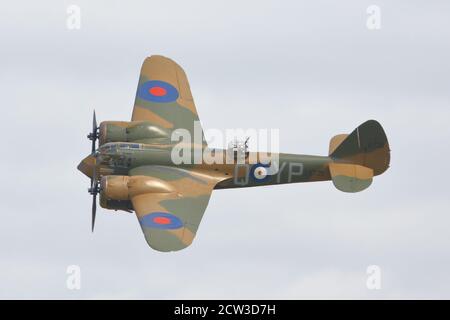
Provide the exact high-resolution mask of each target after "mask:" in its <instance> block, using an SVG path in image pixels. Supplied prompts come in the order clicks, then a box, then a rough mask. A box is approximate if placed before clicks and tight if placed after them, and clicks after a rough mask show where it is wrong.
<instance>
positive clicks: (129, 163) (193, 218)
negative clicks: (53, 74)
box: [78, 55, 390, 252]
mask: <svg viewBox="0 0 450 320" xmlns="http://www.w3.org/2000/svg"><path fill="white" fill-rule="evenodd" d="M92 122H93V123H92V132H91V133H90V134H89V135H88V138H89V139H90V140H91V141H92V148H91V154H90V155H88V156H87V157H86V158H84V159H83V160H82V161H81V163H80V164H79V165H78V170H80V171H81V172H82V173H84V174H85V175H86V176H88V177H89V178H90V179H91V185H90V188H89V189H88V191H89V193H90V194H91V195H92V196H93V202H92V231H93V230H94V224H95V216H96V208H97V200H96V197H97V195H98V194H99V195H100V205H101V207H103V208H105V209H112V210H122V211H127V212H133V211H134V212H135V214H136V216H137V218H138V221H139V223H140V226H141V229H142V231H143V233H144V237H145V239H146V241H147V243H148V245H149V246H150V247H151V248H153V249H155V250H158V251H162V252H170V251H178V250H181V249H184V248H186V247H188V246H189V245H191V244H192V242H193V240H194V237H195V235H196V233H197V230H198V227H199V224H200V221H201V219H202V217H203V214H204V211H205V210H206V207H207V205H208V202H209V199H210V197H211V193H212V191H213V190H219V189H228V188H245V187H254V186H268V185H276V184H286V183H297V182H313V181H328V180H331V181H332V182H333V184H334V186H335V187H336V188H337V189H338V190H341V191H344V192H359V191H362V190H364V189H366V188H367V187H369V186H370V185H371V183H372V180H373V177H374V176H378V175H380V174H382V173H383V172H385V171H386V170H387V169H388V167H389V162H390V148H389V144H388V140H387V137H386V134H385V132H384V130H383V128H382V126H381V125H380V124H379V123H378V122H377V121H375V120H368V121H366V122H364V123H363V124H361V125H360V126H358V127H357V128H356V129H355V130H354V131H352V132H351V133H350V134H339V135H336V136H334V137H333V138H331V140H330V144H329V151H328V155H327V156H315V155H301V154H286V153H277V154H272V156H274V155H275V156H276V157H270V158H268V154H267V153H262V152H249V151H248V150H247V142H248V140H247V141H245V143H244V144H242V143H241V144H240V147H239V146H237V145H234V146H232V148H231V154H232V157H233V159H234V160H241V161H232V163H230V161H222V162H220V161H217V163H215V162H214V163H207V162H205V161H201V162H200V163H198V161H197V163H195V161H192V162H189V161H185V162H182V163H178V162H177V161H174V159H173V151H174V148H175V146H179V145H180V143H179V141H175V142H174V141H173V136H172V135H173V133H174V132H176V130H179V129H181V130H185V131H187V132H188V133H191V134H192V135H193V136H194V135H198V134H199V133H198V132H195V130H196V127H195V126H196V124H197V127H198V123H199V117H198V114H197V110H196V107H195V105H194V100H193V97H192V94H191V90H190V87H189V83H188V79H187V77H186V74H185V72H184V70H183V69H182V68H181V67H180V66H179V65H178V64H177V63H176V62H174V61H173V60H171V59H169V58H166V57H164V56H159V55H153V56H150V57H147V58H146V59H145V60H144V62H143V64H142V68H141V73H140V77H139V82H138V87H137V92H136V98H135V102H134V108H133V113H132V117H131V121H104V122H101V123H100V126H97V120H96V115H95V111H94V115H93V121H92ZM200 136H201V139H200V140H198V139H197V141H194V142H191V143H189V142H187V143H186V142H183V147H184V148H185V149H183V150H184V151H186V150H187V151H186V152H187V153H186V154H188V153H190V152H189V151H192V154H191V155H188V158H189V157H191V158H193V157H194V155H193V154H195V153H196V152H197V151H201V152H204V151H205V150H207V149H208V147H207V142H206V141H205V139H204V136H203V131H202V130H201V127H200ZM97 141H98V148H97V147H96V142H97ZM242 145H244V147H243V148H242ZM242 149H243V150H242ZM209 150H210V152H211V153H212V154H215V153H217V154H218V155H219V159H221V157H226V156H228V155H229V154H230V150H222V149H209ZM237 155H238V156H237ZM271 159H276V160H277V163H276V164H275V163H271Z"/></svg>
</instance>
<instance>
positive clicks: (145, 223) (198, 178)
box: [130, 166, 221, 251]
mask: <svg viewBox="0 0 450 320" xmlns="http://www.w3.org/2000/svg"><path fill="white" fill-rule="evenodd" d="M130 175H131V176H140V177H145V178H146V179H145V183H146V184H147V185H153V186H155V187H154V191H152V192H149V193H143V194H137V195H134V196H132V197H131V202H132V204H133V207H134V210H135V212H136V215H137V218H138V220H139V223H140V225H141V228H142V231H143V232H144V236H145V239H146V240H147V243H148V244H149V246H150V247H152V248H153V249H155V250H158V251H177V250H181V249H184V248H186V247H187V246H189V245H190V244H191V243H192V241H193V239H194V237H195V234H196V232H197V229H198V226H199V224H200V221H201V219H202V217H203V213H204V212H205V210H206V207H207V205H208V202H209V198H210V196H211V192H212V190H213V188H214V186H215V185H216V184H217V183H218V182H219V181H220V180H221V179H220V178H219V177H214V176H210V175H207V174H204V173H202V172H200V171H195V170H194V169H193V170H187V169H181V168H174V167H165V166H143V167H138V168H135V169H133V170H131V172H130ZM137 181H138V180H137ZM137 183H138V184H139V182H137ZM132 188H133V186H131V190H132Z"/></svg>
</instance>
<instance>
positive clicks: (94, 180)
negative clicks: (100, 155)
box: [91, 157, 98, 232]
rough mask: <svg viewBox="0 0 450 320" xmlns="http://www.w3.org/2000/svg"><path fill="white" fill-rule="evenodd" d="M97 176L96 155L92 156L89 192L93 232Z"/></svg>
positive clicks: (92, 229)
mask: <svg viewBox="0 0 450 320" xmlns="http://www.w3.org/2000/svg"><path fill="white" fill-rule="evenodd" d="M97 180H98V178H97V157H95V158H94V168H93V172H92V179H91V193H92V225H91V231H92V232H94V225H95V214H96V213H97V192H98V186H97V185H98V181H97Z"/></svg>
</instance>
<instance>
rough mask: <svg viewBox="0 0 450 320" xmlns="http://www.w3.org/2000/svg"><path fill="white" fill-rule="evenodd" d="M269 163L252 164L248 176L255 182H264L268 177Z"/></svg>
mask: <svg viewBox="0 0 450 320" xmlns="http://www.w3.org/2000/svg"><path fill="white" fill-rule="evenodd" d="M268 168H270V164H262V163H257V164H255V165H253V166H252V167H251V169H250V178H251V179H252V180H253V181H256V182H264V181H267V180H269V179H270V175H269V172H268V170H267V169H268Z"/></svg>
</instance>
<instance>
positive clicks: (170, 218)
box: [139, 212, 183, 229]
mask: <svg viewBox="0 0 450 320" xmlns="http://www.w3.org/2000/svg"><path fill="white" fill-rule="evenodd" d="M139 222H140V224H141V226H143V227H149V228H157V229H178V228H181V227H182V226H183V221H181V219H180V218H178V217H177V216H176V215H174V214H171V213H168V212H152V213H150V214H147V215H145V216H143V217H142V218H140V219H139Z"/></svg>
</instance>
